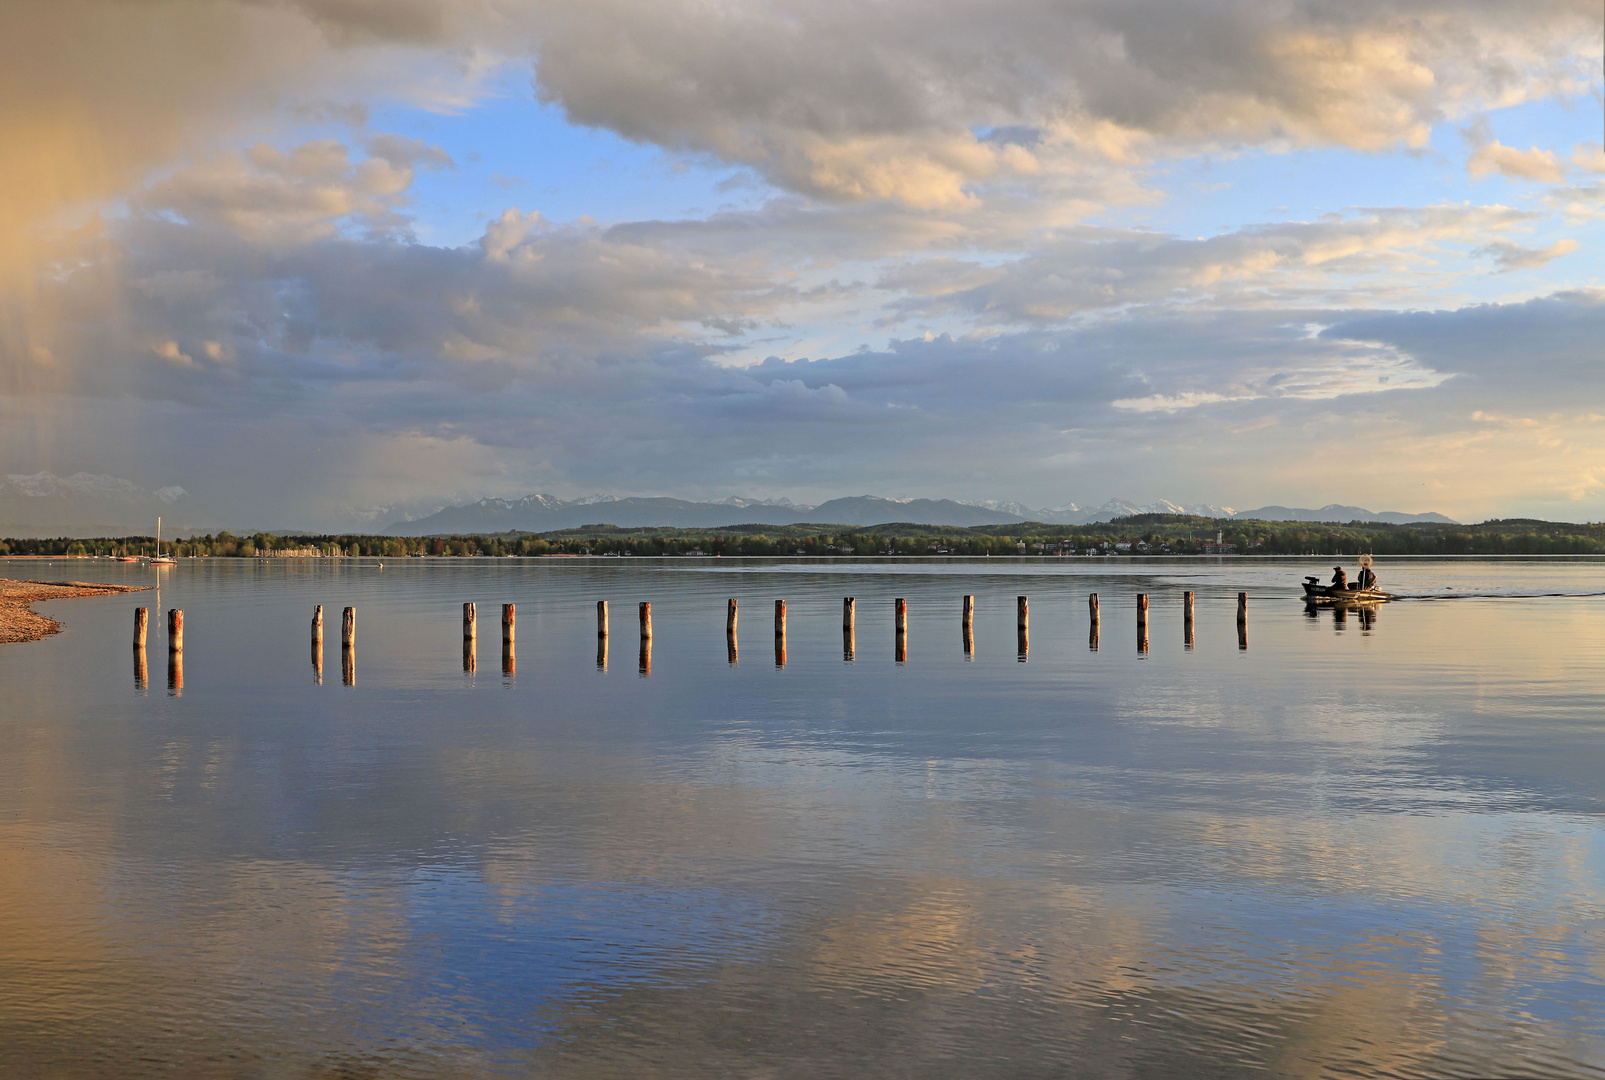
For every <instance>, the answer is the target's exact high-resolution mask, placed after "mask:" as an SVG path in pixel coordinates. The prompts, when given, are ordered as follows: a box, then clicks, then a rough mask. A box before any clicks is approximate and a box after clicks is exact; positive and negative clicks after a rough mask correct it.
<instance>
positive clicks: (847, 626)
mask: <svg viewBox="0 0 1605 1080" xmlns="http://www.w3.org/2000/svg"><path fill="white" fill-rule="evenodd" d="M854 618H855V617H854V614H853V598H852V597H851V596H844V597H842V629H843V630H851V629H853V624H854Z"/></svg>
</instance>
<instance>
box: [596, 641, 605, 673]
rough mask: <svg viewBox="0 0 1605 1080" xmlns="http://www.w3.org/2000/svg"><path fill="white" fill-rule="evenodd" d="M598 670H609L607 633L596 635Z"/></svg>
mask: <svg viewBox="0 0 1605 1080" xmlns="http://www.w3.org/2000/svg"><path fill="white" fill-rule="evenodd" d="M596 670H597V671H606V670H607V634H605V633H604V634H598V635H597V636H596Z"/></svg>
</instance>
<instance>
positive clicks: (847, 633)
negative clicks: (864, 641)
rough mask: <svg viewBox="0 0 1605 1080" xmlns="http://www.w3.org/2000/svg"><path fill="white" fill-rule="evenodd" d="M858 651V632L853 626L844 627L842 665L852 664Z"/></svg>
mask: <svg viewBox="0 0 1605 1080" xmlns="http://www.w3.org/2000/svg"><path fill="white" fill-rule="evenodd" d="M857 651H858V632H857V631H856V630H855V629H854V628H853V627H851V626H844V627H842V663H844V664H851V663H852V662H853V656H854V654H855V653H856V652H857Z"/></svg>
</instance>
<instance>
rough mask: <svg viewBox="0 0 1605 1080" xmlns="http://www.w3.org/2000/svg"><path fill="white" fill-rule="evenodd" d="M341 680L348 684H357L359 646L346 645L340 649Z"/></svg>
mask: <svg viewBox="0 0 1605 1080" xmlns="http://www.w3.org/2000/svg"><path fill="white" fill-rule="evenodd" d="M340 682H341V683H342V684H344V685H346V686H355V685H357V647H356V646H355V645H346V646H343V647H342V648H341V649H340Z"/></svg>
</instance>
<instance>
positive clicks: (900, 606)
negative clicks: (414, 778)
mask: <svg viewBox="0 0 1605 1080" xmlns="http://www.w3.org/2000/svg"><path fill="white" fill-rule="evenodd" d="M1087 607H1088V613H1089V615H1090V618H1091V627H1090V632H1089V635H1088V638H1087V645H1088V647H1089V648H1090V649H1092V650H1093V651H1096V650H1097V648H1098V640H1099V631H1100V624H1101V618H1100V613H1099V606H1098V594H1097V593H1092V594H1091V595H1089V596H1088V597H1087ZM1195 612H1196V609H1195V605H1194V601H1193V594H1192V593H1191V592H1187V593H1184V594H1183V597H1182V641H1183V643H1184V644H1185V646H1186V647H1187V648H1189V649H1191V648H1192V647H1193V645H1194V644H1195V639H1196V635H1195V631H1194V623H1195ZM738 615H739V609H738V606H737V603H736V600H735V598H734V597H732V598H731V599H730V600H729V602H728V604H727V606H726V608H725V636H726V639H727V645H728V653H729V661H730V663H732V664H734V663H735V662H736V658H737V647H736V623H737V620H738ZM638 617H639V620H640V629H641V656H640V671H641V673H642V674H643V675H644V674H650V672H651V670H652V604H651V602H650V601H644V600H643V601H642V602H641V604H640V607H639V610H638ZM894 617H895V622H894V626H895V632H896V642H895V646H896V647H895V652H894V658H895V660H896V662H897V663H899V664H901V663H904V662H906V660H907V659H908V601H907V600H905V599H904V598H903V597H898V598H897V599H896V601H895V607H894ZM149 620H150V612H149V609H147V608H142V607H141V608H135V609H134V650H135V659H134V680H135V683H136V684H137V685H138V686H140V687H141V688H143V687H144V686H145V685H146V682H147V677H146V667H145V639H146V632H147V628H148V626H149ZM856 621H857V603H856V601H855V599H854V598H853V597H851V596H846V597H843V598H842V634H843V637H842V656H843V659H845V660H852V659H853V658H854V653H855V651H856V648H855V646H856V641H855V634H856ZM517 626H518V609H517V606H516V605H514V604H503V605H502V674H503V675H509V676H510V675H512V674H513V673H514V672H515V670H516V668H517V658H516V656H515V653H514V640H515V637H516V632H517ZM1015 626H1016V629H1017V631H1018V638H1019V640H1018V658H1019V659H1020V660H1021V661H1022V662H1023V661H1024V660H1025V659H1026V655H1027V653H1028V651H1029V649H1030V629H1031V608H1030V603H1029V598H1028V597H1025V596H1020V597H1017V598H1016V600H1015ZM960 627H961V630H962V633H963V640H964V655H965V656H966V657H973V656H974V654H975V597H974V596H973V595H970V596H965V597H964V601H963V605H962V607H961V609H960ZM478 633H479V631H478V610H477V608H476V606H475V605H474V604H473V603H466V604H464V605H463V670H464V671H467V672H472V671H474V670H476V668H477V667H478V661H477V655H476V654H477V649H476V645H477V641H478ZM596 636H597V651H596V661H597V666H598V667H600V668H602V669H604V670H605V669H606V667H607V641H608V608H607V601H606V600H598V601H597V602H596ZM356 643H357V609H356V608H354V607H348V608H346V609H345V610H344V611H343V612H342V613H341V617H340V652H341V664H340V667H341V681H342V682H344V683H345V684H346V685H347V686H354V685H355V684H356V678H357V675H356ZM1237 647H1238V648H1239V649H1247V648H1248V594H1247V593H1246V592H1240V593H1238V594H1237ZM1137 651H1138V652H1139V653H1146V652H1147V651H1148V594H1147V593H1139V594H1138V595H1137ZM167 656H168V662H167V685H168V690H169V691H170V692H172V693H174V694H178V693H182V692H183V689H184V612H183V610H182V609H180V608H172V609H170V610H169V611H168V612H167ZM785 663H786V602H785V601H784V600H776V601H775V664H776V666H779V667H784V666H785ZM312 670H313V678H314V680H315V681H316V682H318V683H322V682H323V605H322V604H318V605H317V606H315V607H314V608H313V609H312Z"/></svg>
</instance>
